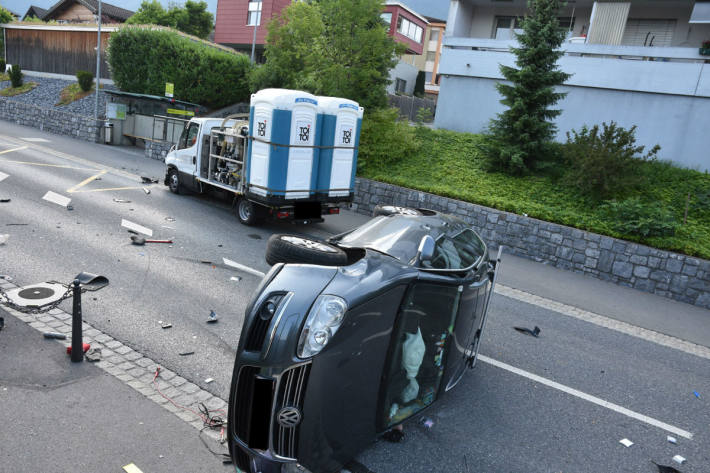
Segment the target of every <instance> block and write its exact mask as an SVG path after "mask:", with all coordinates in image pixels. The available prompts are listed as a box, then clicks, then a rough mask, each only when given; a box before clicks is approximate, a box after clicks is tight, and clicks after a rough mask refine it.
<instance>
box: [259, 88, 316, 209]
mask: <svg viewBox="0 0 710 473" xmlns="http://www.w3.org/2000/svg"><path fill="white" fill-rule="evenodd" d="M317 106H318V100H317V98H316V97H315V96H313V95H311V94H309V93H308V92H302V91H298V90H288V89H264V90H260V91H259V92H257V93H255V94H253V95H252V96H251V104H250V112H251V113H250V114H249V132H250V133H249V134H250V135H251V138H250V140H249V150H248V152H247V165H246V182H247V190H248V192H249V193H252V194H256V195H257V196H263V197H268V198H272V197H276V198H278V199H286V200H293V199H304V198H309V197H311V196H312V195H313V194H314V193H315V190H316V181H317V170H318V154H319V153H318V149H317V148H316V145H317V144H318V142H319V140H320V136H319V135H318V131H319V126H318V122H319V118H318V111H317Z"/></svg>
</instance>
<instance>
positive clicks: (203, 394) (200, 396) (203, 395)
mask: <svg viewBox="0 0 710 473" xmlns="http://www.w3.org/2000/svg"><path fill="white" fill-rule="evenodd" d="M193 396H195V400H196V401H197V402H202V401H206V400H207V399H209V398H210V397H212V394H210V393H209V392H207V391H198V392H196V393H195V394H193Z"/></svg>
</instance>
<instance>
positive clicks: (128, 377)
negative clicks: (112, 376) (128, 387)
mask: <svg viewBox="0 0 710 473" xmlns="http://www.w3.org/2000/svg"><path fill="white" fill-rule="evenodd" d="M116 377H117V378H118V379H120V380H121V381H123V382H124V383H127V382H129V381H133V379H134V378H133V376H131V375H129V374H126V373H125V372H124V373H119V374H117V375H116Z"/></svg>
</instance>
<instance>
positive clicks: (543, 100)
mask: <svg viewBox="0 0 710 473" xmlns="http://www.w3.org/2000/svg"><path fill="white" fill-rule="evenodd" d="M560 6H561V2H560V0H528V8H529V9H530V14H529V15H528V16H526V17H525V18H524V20H523V32H522V33H521V34H519V35H517V39H518V42H519V44H520V47H517V48H511V52H512V53H513V54H514V55H515V57H516V60H515V64H516V65H517V68H515V67H509V66H504V65H501V66H500V70H501V73H502V74H503V77H505V79H507V80H508V81H509V82H511V84H504V83H499V84H497V85H496V88H497V89H498V92H499V93H500V94H501V95H502V96H503V99H502V100H501V103H502V104H503V105H505V106H506V107H507V110H505V111H504V112H503V113H501V114H499V115H498V116H497V118H495V119H493V120H491V124H490V136H489V139H488V141H487V145H486V146H485V147H484V152H485V154H486V156H487V158H488V161H489V164H490V165H491V167H492V168H494V169H496V170H502V171H507V172H510V173H513V174H522V173H524V172H526V171H529V170H534V169H539V168H541V167H543V166H544V165H545V164H546V157H547V156H549V154H550V153H551V146H550V145H551V142H552V139H553V138H554V136H555V133H556V131H557V128H556V126H555V124H554V122H553V121H552V120H553V119H554V118H555V117H557V116H558V115H559V114H560V113H561V110H555V109H553V108H551V107H553V106H554V105H555V104H556V103H557V102H558V101H559V100H560V99H562V98H564V97H565V95H566V94H565V93H561V92H556V91H555V87H556V86H559V85H561V84H562V83H563V82H564V81H565V80H567V79H568V78H569V77H570V74H566V73H565V72H562V71H560V70H559V69H558V67H557V64H556V63H557V60H558V59H559V58H560V56H562V54H563V53H562V51H560V50H559V47H560V45H561V44H562V42H563V41H564V36H565V33H564V31H563V30H562V29H561V28H559V23H558V19H557V16H558V12H559V9H560Z"/></svg>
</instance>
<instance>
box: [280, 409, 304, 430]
mask: <svg viewBox="0 0 710 473" xmlns="http://www.w3.org/2000/svg"><path fill="white" fill-rule="evenodd" d="M276 420H277V422H278V423H279V425H280V426H281V427H286V428H289V427H296V426H297V425H298V424H300V423H301V411H300V410H299V409H298V408H297V407H290V406H287V407H284V408H283V409H281V410H280V411H279V412H278V414H276Z"/></svg>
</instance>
